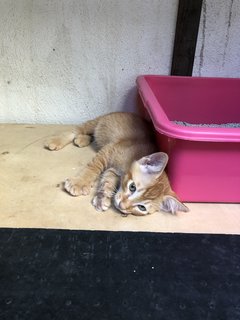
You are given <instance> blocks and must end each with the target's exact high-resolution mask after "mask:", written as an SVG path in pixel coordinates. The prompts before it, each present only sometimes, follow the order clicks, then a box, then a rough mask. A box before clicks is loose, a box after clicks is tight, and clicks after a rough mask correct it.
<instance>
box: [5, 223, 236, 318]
mask: <svg viewBox="0 0 240 320" xmlns="http://www.w3.org/2000/svg"><path fill="white" fill-rule="evenodd" d="M0 255H1V257H0V319H1V320H5V319H11V320H25V319H26V320H34V319H41V320H48V319H63V320H65V319H71V320H75V319H78V320H79V319H89V320H92V319H94V320H101V319H106V320H118V319H123V320H135V319H138V320H140V319H143V320H147V319H151V320H154V319H157V320H163V319H166V320H169V319H171V320H174V319H176V320H181V319H184V320H186V319H191V320H197V319H201V320H207V319H208V320H209V319H217V320H221V319H223V320H228V319H234V320H237V319H240V237H239V236H231V235H226V236H225V235H193V234H163V233H131V232H97V231H64V230H36V229H0Z"/></svg>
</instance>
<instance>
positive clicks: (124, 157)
mask: <svg viewBox="0 0 240 320" xmlns="http://www.w3.org/2000/svg"><path fill="white" fill-rule="evenodd" d="M150 132H151V129H150V128H149V125H148V123H147V122H145V120H143V119H141V118H140V117H139V116H137V115H135V114H132V113H127V112H116V113H110V114H107V115H105V116H100V117H98V118H96V119H94V120H90V121H87V122H86V123H84V124H82V125H81V126H79V127H78V128H77V129H76V130H75V131H72V132H65V133H63V134H61V135H59V136H55V137H52V138H50V139H49V141H47V142H46V144H45V147H46V148H48V149H49V150H60V149H62V148H63V147H65V146H66V145H67V144H69V143H71V142H74V144H75V145H77V146H78V147H85V146H87V145H89V144H90V143H91V141H92V137H93V138H94V140H95V142H96V145H97V147H98V149H99V151H98V153H97V154H96V156H95V157H94V158H93V160H92V161H91V162H90V163H88V164H87V166H86V167H85V168H84V170H83V171H82V172H81V174H80V175H78V176H76V177H73V178H69V179H67V180H66V181H65V184H64V188H65V190H66V191H67V192H69V193H70V194H71V195H73V196H79V195H87V194H89V192H90V190H91V188H92V186H93V185H94V183H95V181H96V180H97V179H98V178H99V177H100V179H99V185H98V187H97V191H96V195H95V197H94V199H93V202H92V203H93V205H94V207H95V208H96V209H97V210H99V211H105V210H107V209H108V208H109V207H110V206H111V203H112V199H113V203H114V206H115V207H116V208H117V209H118V210H120V211H121V212H122V213H123V214H125V215H128V214H133V215H138V216H142V215H147V214H151V213H154V212H156V211H160V210H162V211H165V212H171V213H176V212H177V211H185V212H186V211H188V208H187V207H186V206H185V205H184V204H182V203H181V202H180V201H179V200H178V199H177V197H176V195H175V193H174V192H173V191H172V189H171V187H170V184H169V181H168V178H167V175H166V173H165V172H164V169H165V166H166V164H167V161H168V156H167V154H166V153H163V152H156V151H157V150H156V146H155V144H153V143H152V139H151V137H150V134H149V133H150Z"/></svg>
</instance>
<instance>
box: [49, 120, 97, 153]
mask: <svg viewBox="0 0 240 320" xmlns="http://www.w3.org/2000/svg"><path fill="white" fill-rule="evenodd" d="M98 119H99V118H96V119H94V120H89V121H87V122H85V123H83V124H82V125H80V126H79V127H77V128H75V129H73V130H72V131H68V132H63V133H61V134H59V135H57V136H53V137H51V138H49V139H48V140H47V141H46V142H45V148H47V149H49V150H51V151H57V150H60V149H62V148H64V147H65V146H66V145H68V144H69V143H71V142H74V144H75V145H76V146H78V147H85V146H87V145H89V144H90V143H91V141H92V135H93V134H94V129H95V127H96V125H97V123H98Z"/></svg>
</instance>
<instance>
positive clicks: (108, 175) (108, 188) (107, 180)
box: [92, 168, 119, 211]
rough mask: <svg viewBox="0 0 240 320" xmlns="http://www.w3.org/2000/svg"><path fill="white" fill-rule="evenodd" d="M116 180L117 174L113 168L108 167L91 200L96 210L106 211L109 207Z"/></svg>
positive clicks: (117, 178)
mask: <svg viewBox="0 0 240 320" xmlns="http://www.w3.org/2000/svg"><path fill="white" fill-rule="evenodd" d="M118 181H119V175H118V174H117V172H116V170H115V169H113V168H110V169H108V170H106V171H105V172H104V173H103V175H102V177H101V180H100V183H99V186H98V189H97V192H96V195H95V197H94V198H93V201H92V204H93V206H94V207H95V209H96V210H97V211H106V210H107V209H109V208H110V206H111V202H112V197H113V195H114V194H115V192H116V186H117V184H118Z"/></svg>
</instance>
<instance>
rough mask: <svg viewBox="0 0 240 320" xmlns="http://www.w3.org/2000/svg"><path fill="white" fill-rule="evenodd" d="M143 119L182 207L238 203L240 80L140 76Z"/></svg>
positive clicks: (239, 176) (239, 195) (138, 84)
mask: <svg viewBox="0 0 240 320" xmlns="http://www.w3.org/2000/svg"><path fill="white" fill-rule="evenodd" d="M137 86H138V90H139V93H140V96H141V98H142V101H143V105H144V107H145V108H143V111H144V114H145V116H147V117H150V118H151V120H152V122H153V125H154V128H155V131H156V137H157V143H158V145H159V148H160V150H162V151H165V152H166V153H167V154H168V155H169V163H168V167H167V173H168V176H169V179H170V182H171V185H172V188H173V190H174V191H175V192H176V193H177V194H178V195H179V197H180V199H181V200H182V201H186V202H240V79H229V78H197V77H180V76H153V75H146V76H139V77H138V78H137Z"/></svg>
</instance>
